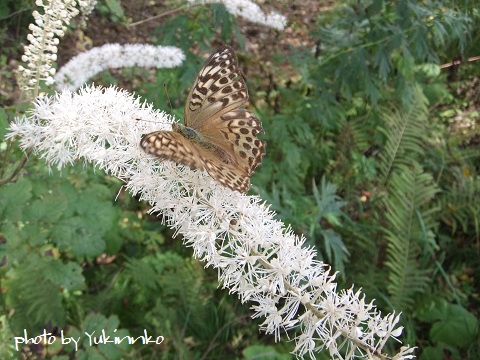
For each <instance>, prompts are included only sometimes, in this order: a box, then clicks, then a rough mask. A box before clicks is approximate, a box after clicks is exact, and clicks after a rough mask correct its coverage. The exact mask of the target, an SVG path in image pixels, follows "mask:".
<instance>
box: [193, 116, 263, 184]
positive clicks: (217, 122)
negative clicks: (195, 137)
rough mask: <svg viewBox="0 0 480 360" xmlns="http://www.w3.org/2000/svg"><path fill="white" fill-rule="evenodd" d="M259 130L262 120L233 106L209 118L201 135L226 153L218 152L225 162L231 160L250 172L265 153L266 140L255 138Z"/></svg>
mask: <svg viewBox="0 0 480 360" xmlns="http://www.w3.org/2000/svg"><path fill="white" fill-rule="evenodd" d="M260 132H263V128H262V123H261V122H260V120H258V119H257V118H256V117H255V115H254V114H253V113H252V112H251V111H249V110H246V109H236V110H232V111H230V112H228V113H226V114H224V115H222V116H221V117H220V118H214V119H212V120H211V122H210V123H209V124H208V127H207V126H205V127H204V129H203V133H202V136H203V137H204V138H205V139H207V140H209V141H210V142H212V143H213V144H214V145H215V146H216V147H217V149H219V151H218V152H220V153H223V152H224V153H226V154H225V155H224V156H223V157H222V156H220V158H221V159H222V160H223V162H224V163H229V164H233V165H234V166H236V167H238V168H240V169H242V170H243V171H245V173H247V174H248V175H249V176H251V175H252V174H253V173H254V171H255V169H256V168H257V166H258V165H260V164H261V163H262V159H263V156H264V155H265V153H266V143H265V141H263V140H260V139H258V138H257V135H258V133H260ZM219 135H220V136H219ZM220 149H221V151H220Z"/></svg>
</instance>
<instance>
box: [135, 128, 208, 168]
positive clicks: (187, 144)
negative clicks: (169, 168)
mask: <svg viewBox="0 0 480 360" xmlns="http://www.w3.org/2000/svg"><path fill="white" fill-rule="evenodd" d="M140 146H141V147H142V148H143V150H145V152H146V153H147V154H152V155H155V156H157V157H158V158H160V159H161V160H171V161H176V162H179V163H181V164H184V165H187V166H188V167H190V168H195V169H200V170H204V169H205V163H204V161H203V159H202V157H201V155H200V153H199V151H198V149H197V148H198V147H197V146H195V144H194V143H192V142H191V141H188V140H187V139H186V138H185V137H184V136H183V135H182V134H180V133H178V132H175V131H155V132H152V133H150V134H147V135H145V136H144V137H143V138H142V140H141V141H140Z"/></svg>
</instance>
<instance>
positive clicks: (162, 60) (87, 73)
mask: <svg viewBox="0 0 480 360" xmlns="http://www.w3.org/2000/svg"><path fill="white" fill-rule="evenodd" d="M184 60H185V54H184V53H183V51H182V50H181V49H179V48H177V47H174V46H153V45H147V44H126V45H120V44H106V45H103V46H99V47H95V48H93V49H90V50H89V51H85V52H83V53H81V54H79V55H77V56H75V57H74V58H72V59H71V60H70V61H69V62H68V63H67V64H65V65H64V66H63V67H62V68H61V69H60V70H59V71H58V73H57V74H56V75H55V82H56V83H57V84H56V86H57V89H59V90H61V89H64V88H66V89H68V90H71V91H75V90H77V89H78V88H79V87H80V86H82V85H83V84H85V82H86V81H87V80H88V79H89V78H91V77H92V76H94V75H96V74H98V73H99V72H101V71H103V70H106V69H109V68H112V69H115V68H125V67H134V66H139V67H145V68H148V67H156V68H172V67H175V66H179V65H181V64H182V62H183V61H184Z"/></svg>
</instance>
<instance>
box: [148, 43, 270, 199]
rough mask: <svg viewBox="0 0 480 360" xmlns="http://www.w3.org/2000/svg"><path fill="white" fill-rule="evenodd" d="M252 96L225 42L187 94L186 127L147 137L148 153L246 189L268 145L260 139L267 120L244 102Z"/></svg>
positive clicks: (208, 61) (238, 188)
mask: <svg viewBox="0 0 480 360" xmlns="http://www.w3.org/2000/svg"><path fill="white" fill-rule="evenodd" d="M247 100H248V93H247V88H246V86H245V82H244V80H243V78H242V76H241V74H240V70H239V66H238V62H237V58H236V56H235V53H234V51H233V50H232V48H230V47H229V46H222V47H221V48H220V49H218V50H217V51H216V52H214V53H213V54H212V55H211V56H210V57H209V58H208V59H207V61H206V62H205V64H204V65H203V67H202V69H201V70H200V72H199V74H198V76H197V79H196V80H195V82H194V84H193V86H192V88H191V89H190V92H189V94H188V97H187V103H186V104H185V127H184V126H181V125H179V124H177V125H175V126H174V127H173V130H174V131H157V132H154V133H151V134H147V135H145V136H144V137H143V138H142V141H141V143H140V145H141V146H142V148H143V149H144V150H145V151H146V152H147V153H149V154H153V155H156V156H157V157H159V158H160V159H162V160H172V161H176V162H179V163H182V164H184V165H187V166H189V167H191V168H196V169H201V170H206V171H207V172H208V173H209V174H210V176H212V177H213V178H214V179H215V180H217V181H218V182H220V183H221V184H222V185H224V186H227V187H229V188H231V189H233V190H237V191H240V192H246V191H247V190H248V189H249V187H250V176H251V175H252V174H253V172H254V170H255V168H256V167H257V166H258V165H260V163H261V162H262V158H263V156H264V155H265V148H266V144H265V142H264V141H262V140H260V139H258V138H257V135H258V133H259V132H262V131H263V129H262V124H261V122H260V120H258V119H257V118H256V117H255V115H253V113H252V112H250V111H249V110H246V109H240V107H241V106H242V105H243V104H244V103H245V102H246V101H247Z"/></svg>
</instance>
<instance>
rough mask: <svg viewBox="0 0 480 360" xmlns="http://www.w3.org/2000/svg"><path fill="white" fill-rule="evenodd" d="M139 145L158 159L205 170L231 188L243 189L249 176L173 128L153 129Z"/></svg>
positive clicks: (248, 185)
mask: <svg viewBox="0 0 480 360" xmlns="http://www.w3.org/2000/svg"><path fill="white" fill-rule="evenodd" d="M140 146H141V147H142V148H143V149H144V150H145V152H146V153H148V154H152V155H155V156H157V157H158V158H160V159H162V160H171V161H176V162H179V163H181V164H184V165H186V166H188V167H190V168H195V169H200V170H206V171H207V172H208V173H209V175H210V176H211V177H213V178H214V179H215V180H217V181H218V182H219V183H221V184H222V185H224V186H227V187H229V188H230V189H232V190H237V191H240V192H242V193H243V192H246V191H247V190H248V189H249V187H250V176H249V175H248V174H247V173H246V172H244V171H239V169H238V168H237V167H236V166H233V165H231V164H226V163H223V162H222V160H221V159H219V158H218V154H217V153H215V152H211V151H209V150H207V149H205V148H203V147H202V146H201V145H198V144H196V143H194V142H191V141H189V140H187V139H186V138H185V137H184V136H183V135H182V134H181V133H179V132H175V131H156V132H153V133H150V134H147V135H145V136H144V137H143V138H142V141H141V142H140Z"/></svg>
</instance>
